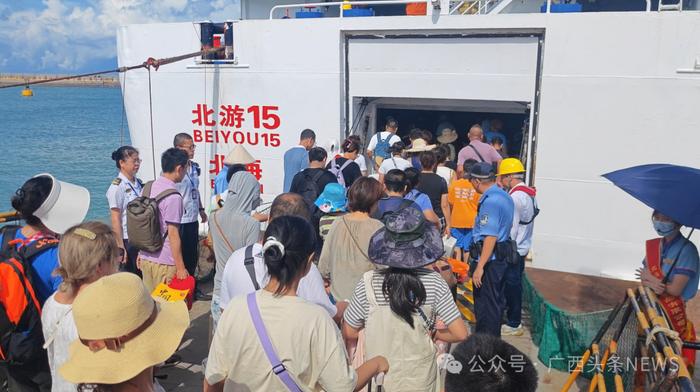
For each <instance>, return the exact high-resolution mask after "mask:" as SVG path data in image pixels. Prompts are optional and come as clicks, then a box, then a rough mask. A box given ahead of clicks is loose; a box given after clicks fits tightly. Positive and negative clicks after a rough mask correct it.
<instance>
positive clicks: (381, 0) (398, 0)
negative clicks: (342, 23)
mask: <svg viewBox="0 0 700 392" xmlns="http://www.w3.org/2000/svg"><path fill="white" fill-rule="evenodd" d="M423 1H424V2H425V3H427V4H428V7H431V6H432V4H433V3H434V2H435V3H439V1H437V0H436V1H434V2H433V1H431V0H423ZM423 1H420V0H419V1H416V0H377V1H362V0H361V1H333V2H328V3H299V4H282V5H276V6H274V7H272V9H270V19H274V18H275V11H277V10H284V9H290V8H315V7H338V9H339V11H340V12H339V17H340V18H342V17H343V7H344V6H345V7H352V6H354V5H389V4H409V3H421V2H423Z"/></svg>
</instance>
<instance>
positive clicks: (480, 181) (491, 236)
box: [469, 162, 515, 337]
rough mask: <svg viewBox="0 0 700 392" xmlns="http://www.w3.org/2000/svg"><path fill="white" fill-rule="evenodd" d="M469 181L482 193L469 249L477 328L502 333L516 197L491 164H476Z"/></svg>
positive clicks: (511, 252)
mask: <svg viewBox="0 0 700 392" xmlns="http://www.w3.org/2000/svg"><path fill="white" fill-rule="evenodd" d="M469 181H470V182H471V184H472V185H473V186H474V189H475V190H476V191H477V192H478V193H481V198H480V199H479V206H478V208H477V215H476V220H475V222H474V229H473V231H472V236H473V244H472V247H471V248H470V252H469V256H470V258H472V262H471V270H472V271H473V276H472V281H473V283H474V313H475V316H476V332H477V333H487V334H489V335H493V336H496V337H500V336H501V317H502V315H503V310H504V308H505V298H504V293H503V287H504V286H503V278H504V276H505V272H506V268H507V265H508V263H510V262H513V259H514V258H515V255H514V245H513V243H512V241H510V230H511V227H512V226H513V209H514V205H513V199H511V198H510V196H508V194H507V193H506V192H505V191H504V190H502V189H501V188H499V187H498V186H497V185H496V173H495V170H494V167H493V165H491V164H488V163H485V162H479V163H477V164H475V165H474V167H473V168H472V172H471V174H470V176H469Z"/></svg>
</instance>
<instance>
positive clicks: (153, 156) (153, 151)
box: [148, 68, 158, 180]
mask: <svg viewBox="0 0 700 392" xmlns="http://www.w3.org/2000/svg"><path fill="white" fill-rule="evenodd" d="M148 112H149V114H150V116H151V160H152V162H153V179H154V180H156V179H158V176H156V147H155V141H154V138H153V95H152V93H151V69H150V68H148Z"/></svg>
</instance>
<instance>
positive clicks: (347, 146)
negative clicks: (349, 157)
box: [341, 138, 360, 152]
mask: <svg viewBox="0 0 700 392" xmlns="http://www.w3.org/2000/svg"><path fill="white" fill-rule="evenodd" d="M341 148H342V149H343V152H359V151H360V143H359V142H358V141H357V140H355V139H354V138H347V139H345V140H344V141H343V144H342V145H341Z"/></svg>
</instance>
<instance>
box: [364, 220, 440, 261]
mask: <svg viewBox="0 0 700 392" xmlns="http://www.w3.org/2000/svg"><path fill="white" fill-rule="evenodd" d="M444 253H445V248H444V245H443V243H442V238H440V233H439V232H438V230H437V228H436V227H435V226H434V225H432V224H430V223H428V222H427V221H426V220H425V218H424V217H423V213H422V212H420V211H419V210H418V209H417V208H404V209H402V210H399V211H397V212H395V213H393V214H391V215H389V216H388V217H387V218H386V225H385V226H384V227H383V228H382V229H380V230H379V231H377V232H376V233H374V235H373V236H372V238H371V239H370V242H369V251H368V255H369V259H370V260H371V261H372V262H373V263H375V264H379V265H385V266H388V267H396V268H406V269H412V268H419V267H423V266H426V265H428V264H431V263H434V262H435V261H436V260H437V259H439V258H440V257H442V255H443V254H444Z"/></svg>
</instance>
